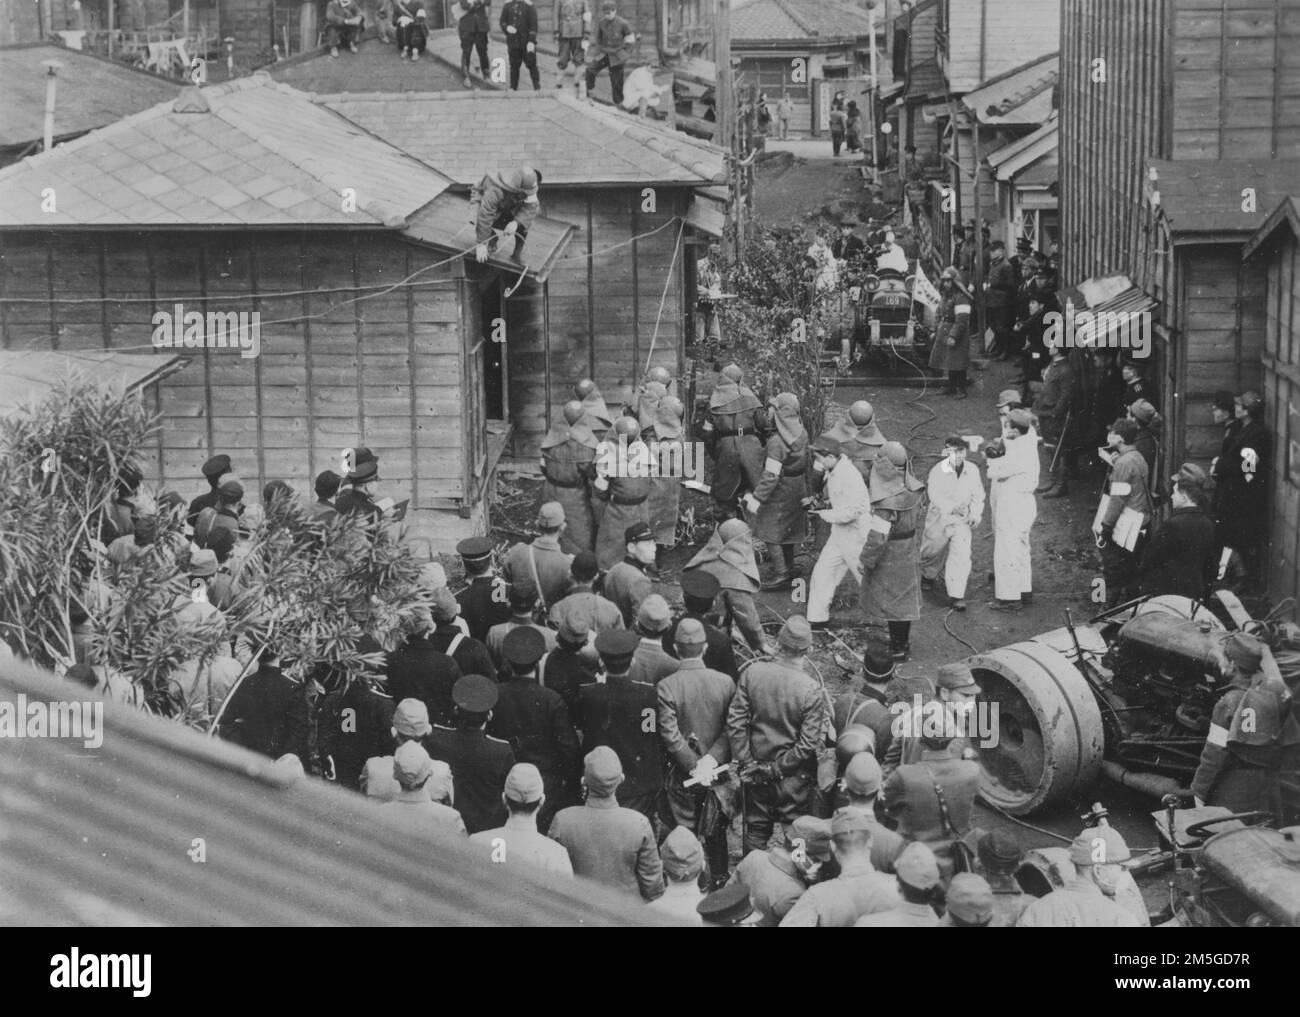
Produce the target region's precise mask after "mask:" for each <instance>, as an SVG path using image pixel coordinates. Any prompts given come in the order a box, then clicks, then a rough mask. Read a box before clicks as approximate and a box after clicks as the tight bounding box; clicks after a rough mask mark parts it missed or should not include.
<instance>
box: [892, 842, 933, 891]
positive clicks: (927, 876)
mask: <svg viewBox="0 0 1300 1017" xmlns="http://www.w3.org/2000/svg"><path fill="white" fill-rule="evenodd" d="M894 873H895V874H896V875H897V876H898V878H899V879H901V880H902V881H903V882H904V883H906V884H907V885H908V886H910V887H912V888H913V889H915V890H929V889H931V888H932V887H935V886H937V885H938V884H939V863H938V861H936V860H935V857H934V852H933V851H931V850H930V849H929V848H928V847H926V846H925V845H924V844H922V843H921V842H920V841H912V843H910V844H908V845H907V847H905V848H903V850H902V852H901V853H900V854H899V856H898V858H897V859H896V860H895V861H894Z"/></svg>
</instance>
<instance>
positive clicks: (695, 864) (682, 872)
mask: <svg viewBox="0 0 1300 1017" xmlns="http://www.w3.org/2000/svg"><path fill="white" fill-rule="evenodd" d="M659 856H660V858H662V859H663V863H664V883H665V884H666V886H665V889H664V895H663V896H662V897H660V898H659V899H658V900H656V901H653V902H651V904H650V906H651V907H652V908H654V909H655V910H656V911H663V912H666V913H667V914H670V915H675V916H677V917H678V918H680V919H682V920H683V921H685V922H687V923H688V924H691V925H703V924H704V923H703V922H702V921H701V920H700V916H699V913H698V912H697V911H696V908H697V907H699V904H700V901H702V900H703V899H704V894H703V893H701V892H700V875H701V874H702V873H703V872H704V848H703V846H702V845H701V844H700V841H699V838H698V837H696V836H695V834H693V833H692V832H691V831H690V830H688V829H686V827H684V826H675V827H673V828H672V830H671V831H669V834H668V836H667V837H665V838H664V842H663V843H662V844H661V845H660V846H659Z"/></svg>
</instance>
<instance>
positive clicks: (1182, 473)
mask: <svg viewBox="0 0 1300 1017" xmlns="http://www.w3.org/2000/svg"><path fill="white" fill-rule="evenodd" d="M1173 482H1174V483H1175V484H1177V485H1178V486H1179V487H1180V488H1182V489H1183V490H1184V491H1186V490H1187V489H1188V488H1191V487H1194V488H1204V487H1205V485H1206V484H1207V483H1209V478H1208V477H1206V475H1205V471H1204V470H1203V469H1201V468H1200V467H1199V466H1197V465H1196V464H1195V463H1183V465H1182V466H1181V467H1180V468H1179V470H1178V472H1177V473H1175V474H1174V476H1173Z"/></svg>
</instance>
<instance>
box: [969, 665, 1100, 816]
mask: <svg viewBox="0 0 1300 1017" xmlns="http://www.w3.org/2000/svg"><path fill="white" fill-rule="evenodd" d="M968 663H969V664H970V667H971V670H973V671H974V672H975V679H976V681H978V682H979V684H980V686H981V687H982V689H983V691H982V692H981V693H980V696H979V698H980V700H981V701H988V702H990V703H997V704H998V714H997V745H995V746H991V747H988V748H983V747H981V748H980V750H979V759H980V767H981V769H982V771H983V773H982V774H981V777H980V794H981V796H982V797H983V798H984V799H985V800H986V801H988V802H990V803H991V804H993V805H996V806H997V807H998V808H1001V809H1004V810H1005V811H1007V812H1009V813H1011V814H1012V815H1014V816H1022V815H1025V814H1027V813H1030V812H1033V811H1034V810H1035V809H1038V808H1041V807H1043V806H1045V805H1052V804H1054V803H1057V802H1061V801H1066V800H1069V799H1070V798H1072V797H1074V796H1075V795H1076V794H1077V793H1079V792H1082V790H1083V789H1084V788H1086V787H1087V786H1088V785H1090V784H1092V783H1093V782H1095V781H1096V780H1097V779H1098V778H1099V777H1100V775H1101V763H1102V754H1103V751H1104V748H1105V735H1104V733H1103V730H1102V724H1101V711H1100V710H1099V709H1098V707H1097V701H1096V700H1095V699H1094V698H1093V694H1092V689H1091V688H1090V687H1089V685H1088V683H1087V682H1086V681H1085V680H1084V677H1083V675H1081V674H1080V673H1079V672H1078V671H1077V670H1076V669H1075V667H1074V665H1073V664H1071V663H1070V662H1069V661H1068V660H1066V659H1065V657H1063V656H1062V655H1061V654H1060V653H1058V652H1056V651H1055V650H1053V649H1051V648H1050V647H1048V646H1044V645H1043V644H1042V643H1037V642H1023V643H1013V644H1011V645H1010V646H1002V647H999V648H998V649H996V650H990V651H988V652H987V653H980V654H976V655H975V656H973V657H971V658H969V660H968Z"/></svg>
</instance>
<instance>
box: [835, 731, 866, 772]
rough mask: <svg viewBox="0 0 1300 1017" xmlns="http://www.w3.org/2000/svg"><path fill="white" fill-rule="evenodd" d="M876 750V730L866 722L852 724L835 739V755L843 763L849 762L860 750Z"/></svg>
mask: <svg viewBox="0 0 1300 1017" xmlns="http://www.w3.org/2000/svg"><path fill="white" fill-rule="evenodd" d="M875 751H876V732H874V731H872V730H871V728H869V727H867V726H866V725H865V724H850V725H849V726H848V727H846V728H845V729H844V730H843V731H841V732H840V734H839V737H838V738H836V739H835V755H836V756H838V757H839V760H840V762H841V763H847V762H848V761H849V760H851V759H852V758H853V757H854V756H856V755H857V754H858V753H860V752H867V753H872V754H874V753H875Z"/></svg>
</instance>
